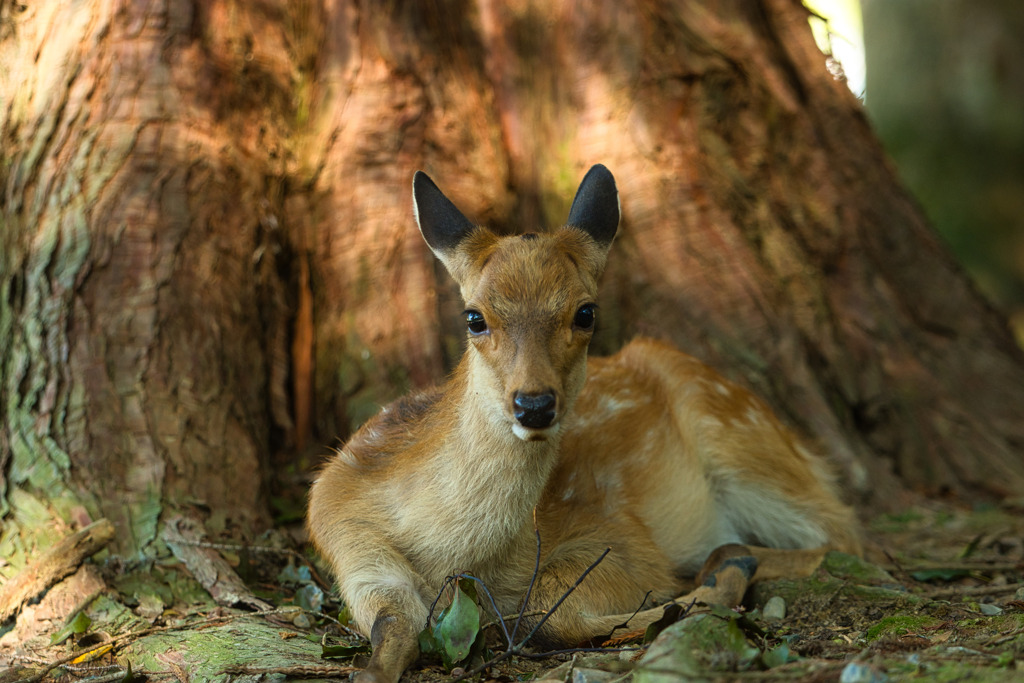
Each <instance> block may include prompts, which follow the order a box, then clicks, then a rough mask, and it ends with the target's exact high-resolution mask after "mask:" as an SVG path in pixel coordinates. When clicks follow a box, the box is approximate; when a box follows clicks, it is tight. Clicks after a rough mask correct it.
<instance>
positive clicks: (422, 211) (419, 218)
mask: <svg viewBox="0 0 1024 683" xmlns="http://www.w3.org/2000/svg"><path fill="white" fill-rule="evenodd" d="M412 206H413V211H414V212H415V213H416V223H417V224H418V225H419V226H420V233H422V234H423V239H425V240H426V241H427V244H428V245H429V246H430V248H431V249H433V250H434V252H447V251H450V250H451V249H454V248H455V247H456V246H458V244H459V242H461V241H462V239H463V238H464V237H465V236H466V235H468V234H469V233H471V232H472V231H473V230H475V229H476V226H475V225H473V224H472V223H471V222H470V221H469V219H468V218H466V217H465V216H463V215H462V212H461V211H459V209H458V208H457V207H456V206H455V205H454V204H452V203H451V201H450V200H449V199H448V198H447V197H445V196H444V193H443V192H441V190H439V189H438V188H437V185H435V184H434V181H433V180H431V179H430V176H428V175H427V174H426V173H424V172H423V171H416V174H415V175H413V177H412Z"/></svg>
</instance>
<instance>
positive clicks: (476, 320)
mask: <svg viewBox="0 0 1024 683" xmlns="http://www.w3.org/2000/svg"><path fill="white" fill-rule="evenodd" d="M463 315H465V316H466V327H467V328H469V333H470V334H471V335H473V336H474V337H475V336H477V335H480V334H483V333H485V332H486V331H487V321H486V320H484V316H483V314H482V313H480V311H466V312H465V313H464V314H463Z"/></svg>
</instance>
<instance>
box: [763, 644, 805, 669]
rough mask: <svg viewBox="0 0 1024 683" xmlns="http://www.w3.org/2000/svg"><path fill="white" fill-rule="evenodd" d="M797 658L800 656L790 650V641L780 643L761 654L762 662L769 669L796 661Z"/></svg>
mask: <svg viewBox="0 0 1024 683" xmlns="http://www.w3.org/2000/svg"><path fill="white" fill-rule="evenodd" d="M797 659H798V657H797V656H796V655H794V654H793V653H792V652H790V651H789V644H788V643H780V644H779V645H776V646H775V647H773V648H772V649H770V650H765V651H764V654H762V655H761V662H762V663H763V664H764V665H765V666H766V667H768V668H769V669H774V668H775V667H777V666H782V665H783V664H786V663H788V662H795V661H796V660H797Z"/></svg>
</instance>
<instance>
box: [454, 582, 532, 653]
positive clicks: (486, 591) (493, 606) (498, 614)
mask: <svg viewBox="0 0 1024 683" xmlns="http://www.w3.org/2000/svg"><path fill="white" fill-rule="evenodd" d="M459 578H465V579H473V581H476V585H478V586H479V587H480V588H483V589H484V594H485V595H486V596H487V600H488V601H490V603H491V609H493V610H494V615H495V616H496V617H498V620H499V623H500V624H501V630H502V631H503V632H504V633H505V641H506V642H507V643H508V644H509V645H511V644H512V636H510V635H509V633H508V629H507V628H506V627H505V622H504V621H501V610H499V609H498V605H497V604H495V602H494V596H493V595H491V591H490V590H489V589H488V588H487V584H486V583H484V582H483V579H478V578H477V577H475V576H472V575H471V574H459ZM520 614H522V612H521V611H520ZM480 630H481V631H482V630H483V628H481V629H480Z"/></svg>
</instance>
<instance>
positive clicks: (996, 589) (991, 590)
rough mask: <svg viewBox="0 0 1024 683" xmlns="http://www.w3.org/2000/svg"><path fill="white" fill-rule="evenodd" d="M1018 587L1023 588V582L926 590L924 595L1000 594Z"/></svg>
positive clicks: (929, 596) (936, 596) (937, 596)
mask: <svg viewBox="0 0 1024 683" xmlns="http://www.w3.org/2000/svg"><path fill="white" fill-rule="evenodd" d="M1020 588H1024V583H1008V584H1005V585H1002V586H967V587H961V588H942V589H939V590H936V591H926V592H925V593H924V596H925V597H927V598H931V599H945V598H955V597H959V596H981V595H1000V594H1002V593H1012V592H1014V591H1016V590H1018V589H1020Z"/></svg>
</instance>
